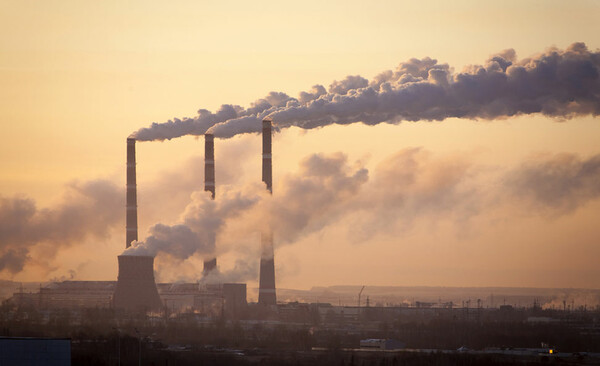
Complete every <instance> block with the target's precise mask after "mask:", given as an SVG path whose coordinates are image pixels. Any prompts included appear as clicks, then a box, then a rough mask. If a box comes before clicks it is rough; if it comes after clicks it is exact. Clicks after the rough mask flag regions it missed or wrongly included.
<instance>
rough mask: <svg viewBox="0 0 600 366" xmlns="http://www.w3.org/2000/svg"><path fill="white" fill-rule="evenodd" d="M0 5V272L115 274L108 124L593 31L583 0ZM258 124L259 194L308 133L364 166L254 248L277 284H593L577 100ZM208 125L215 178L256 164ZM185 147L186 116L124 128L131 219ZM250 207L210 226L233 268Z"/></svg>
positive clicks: (597, 33)
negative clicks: (162, 133) (570, 110)
mask: <svg viewBox="0 0 600 366" xmlns="http://www.w3.org/2000/svg"><path fill="white" fill-rule="evenodd" d="M0 9H1V11H0V101H1V104H0V121H1V122H0V136H2V138H3V141H2V144H0V159H1V166H2V169H1V170H0V197H1V198H2V200H3V201H2V207H3V209H4V212H3V213H2V215H4V216H2V217H0V219H2V220H3V221H4V222H5V224H4V225H3V226H0V228H2V230H4V231H5V232H4V233H0V256H1V257H2V259H0V268H3V270H2V271H0V278H2V279H14V280H32V281H36V280H43V279H50V278H61V277H62V278H69V277H70V276H74V278H76V279H103V280H108V279H114V278H116V271H117V261H116V258H115V257H116V255H118V254H120V253H121V251H122V250H123V249H124V232H125V230H124V227H125V221H124V211H125V208H124V206H125V196H124V186H125V139H126V137H127V136H128V135H129V134H131V133H132V132H133V131H135V130H137V129H139V128H141V127H146V126H148V125H149V124H150V123H151V122H165V121H167V120H168V119H171V118H174V117H177V118H182V117H194V116H195V115H196V114H197V113H196V111H197V110H198V109H200V108H204V109H208V110H211V111H214V110H216V109H217V108H218V107H219V106H220V105H221V104H224V103H231V104H238V105H241V106H243V107H249V106H250V105H251V103H253V102H254V101H255V100H257V99H259V98H262V97H264V96H266V95H267V94H268V93H269V92H270V91H280V92H285V93H287V94H288V95H290V96H293V97H297V96H298V94H299V93H300V92H301V91H307V90H310V89H311V87H312V86H313V85H315V84H321V85H324V86H325V87H326V88H327V87H328V86H329V85H330V84H331V83H332V82H333V81H334V80H342V79H344V78H345V77H346V76H347V75H361V76H362V77H365V78H367V79H372V78H373V77H374V76H376V75H377V74H379V73H380V72H382V71H384V70H390V69H392V70H393V69H394V68H395V67H396V66H397V65H398V64H399V63H401V62H406V61H408V60H409V59H410V58H413V57H414V58H419V59H421V58H424V57H431V58H434V59H437V60H438V62H439V63H447V64H448V65H449V66H450V67H451V68H452V69H453V70H454V71H455V72H460V71H461V70H463V69H464V68H465V67H467V66H468V65H472V64H479V65H480V64H484V63H485V62H486V60H488V58H489V56H490V55H492V54H497V53H499V52H501V51H503V50H505V49H509V48H512V49H514V50H515V51H516V55H517V58H518V59H522V58H525V57H531V56H534V55H536V54H539V53H541V52H544V51H545V50H546V49H547V48H548V47H551V46H555V47H557V48H559V49H565V48H567V47H568V46H569V45H570V44H572V43H574V42H584V43H585V44H586V45H587V47H588V49H589V50H590V51H594V52H596V51H597V50H598V48H600V22H598V17H599V16H600V3H599V2H597V1H549V0H546V1H541V0H540V1H504V2H502V3H493V2H477V1H453V2H447V1H425V2H407V1H378V2H376V3H374V4H371V3H368V2H365V1H348V0H346V1H327V2H323V1H303V2H294V3H287V2H282V1H255V2H235V1H200V2H199V1H176V2H166V1H165V2H158V1H152V2H149V1H103V2H97V1H96V2H92V1H80V0H78V1H66V0H65V1H50V0H49V1H26V0H18V1H7V0H0ZM273 144H274V146H273V164H274V168H273V170H274V181H275V184H274V186H275V188H274V199H277V195H278V194H280V197H287V196H285V194H290V195H291V196H290V197H292V198H293V197H294V196H293V194H294V191H293V190H292V188H289V187H290V186H288V185H286V184H292V183H293V182H296V181H297V180H298V179H301V177H302V175H303V174H305V173H306V169H309V168H310V167H314V166H315V165H314V164H317V163H318V162H317V163H315V161H314V159H313V160H310V158H309V156H310V155H311V154H320V155H318V157H319V159H321V160H322V161H321V160H319V161H320V162H321V163H323V164H333V165H334V166H335V167H337V168H336V169H338V168H339V169H338V170H337V171H336V173H335V174H338V175H340V176H339V177H341V178H344V179H350V180H351V179H355V178H356V177H355V176H354V175H353V174H355V173H356V172H358V171H360V170H361V169H364V170H366V171H368V179H367V180H366V181H362V180H361V181H357V182H356V187H354V186H352V187H351V188H349V189H348V191H344V192H347V193H348V196H343V195H342V196H340V197H339V200H337V199H336V200H334V202H332V203H331V204H330V206H327V207H326V208H323V209H322V211H321V212H319V214H320V215H321V217H314V218H313V217H310V218H308V219H307V222H308V223H309V224H308V225H307V226H306V227H303V229H302V230H300V231H299V232H297V233H296V232H295V234H294V235H293V240H289V242H286V243H285V244H281V245H280V246H279V247H277V248H276V271H277V283H278V286H279V287H296V288H307V287H310V286H312V285H333V284H367V285H432V286H434V285H445V286H446V285H447V286H540V287H594V288H599V287H600V269H599V268H598V265H597V263H598V261H597V258H599V257H600V228H599V227H598V225H597V218H598V217H600V200H599V197H600V189H599V188H598V187H600V181H599V177H600V173H599V171H598V166H599V164H600V163H599V162H598V159H599V158H598V154H600V147H599V146H600V124H599V123H598V118H594V117H592V116H584V117H577V118H573V119H570V120H557V119H552V118H548V117H544V116H541V115H528V116H520V117H515V118H505V119H502V120H494V121H489V120H477V121H475V120H470V119H456V118H450V119H446V120H444V121H442V122H404V123H401V124H399V125H378V126H371V127H369V126H365V125H362V124H361V125H358V124H355V125H351V126H345V127H344V126H328V127H325V128H322V129H317V130H309V131H303V130H299V129H296V128H291V129H287V130H283V131H282V132H281V133H278V134H276V135H275V136H274V139H273ZM215 145H216V169H217V172H216V179H217V200H218V199H219V195H220V194H223V193H224V192H236V191H237V190H244V189H245V188H244V187H247V185H248V184H251V183H252V182H257V181H260V137H259V136H257V135H244V136H237V137H235V138H232V139H229V140H217V141H216V144H215ZM203 151H204V144H203V139H195V138H193V137H182V138H178V139H173V140H170V141H166V142H141V143H138V144H137V158H138V187H139V195H138V197H139V198H138V206H139V222H140V239H143V238H145V237H146V234H147V232H148V230H149V228H150V227H152V226H153V225H155V224H157V223H159V222H160V223H165V224H175V223H177V222H179V221H181V220H182V219H183V218H184V217H185V215H186V213H187V214H189V211H190V207H188V209H187V210H186V206H188V204H189V203H190V202H192V206H193V202H195V201H194V199H197V197H196V198H194V199H192V198H190V197H191V194H192V192H193V191H195V190H202V188H203V165H202V164H203V160H202V154H203ZM340 153H342V154H340ZM332 174H333V173H332ZM335 174H334V176H330V175H326V176H323V177H317V178H315V181H311V182H312V183H314V184H315V185H316V186H319V184H325V185H327V184H329V182H330V179H337V178H336V177H338V176H335ZM339 177H338V178H339ZM344 182H346V180H344ZM278 184H279V185H278ZM226 185H227V186H226ZM288 188H289V189H288ZM115 194H116V197H122V202H121V201H119V200H115V199H114V197H115ZM232 194H233V193H232ZM121 195H122V196H121ZM99 197H100V198H99ZM336 197H337V196H336ZM34 204H35V207H34V206H33V205H34ZM275 204H277V202H275ZM311 204H314V205H318V204H322V202H321V201H319V202H314V203H311V201H307V202H306V205H307V206H308V208H310V205H311ZM7 213H8V214H7ZM6 215H9V216H6ZM248 215H251V214H250V213H249V214H248ZM87 218H89V220H92V221H93V222H88V221H86V220H87ZM251 221H252V219H251V218H248V217H238V218H236V220H234V221H232V222H231V223H230V225H229V226H228V234H227V235H229V238H231V239H230V240H228V239H225V238H223V239H222V240H223V244H222V247H223V249H222V251H223V253H220V254H219V265H220V266H221V267H222V269H223V271H227V269H230V268H232V267H234V266H235V265H236V261H237V266H238V269H240V268H242V269H245V270H246V271H247V272H248V273H253V271H255V266H256V265H257V263H258V260H259V258H258V254H257V253H258V246H259V241H258V237H255V238H253V237H252V235H249V234H248V232H247V231H246V232H244V233H245V236H244V235H242V234H240V232H237V233H236V232H235V230H247V228H245V227H244V225H242V222H251ZM11 225H12V226H11ZM75 225H77V226H78V227H79V229H74V228H73V226H75ZM282 225H284V226H285V222H283V223H282ZM223 235H225V234H223ZM236 235H241V236H242V237H244V240H242V239H240V241H239V242H237V243H236V242H235V239H234V238H238V237H237V236H236ZM282 235H283V234H282ZM253 239H255V240H254V241H252V240H253ZM276 240H277V238H276ZM15 243H17V244H19V245H16V244H15ZM21 244H22V245H21ZM217 247H219V243H217ZM23 250H27V253H24V252H23ZM217 250H219V249H217ZM18 258H25V259H24V260H23V261H22V263H20V264H19V263H16V262H19V260H18ZM172 261H173V259H172V258H166V257H165V258H162V259H161V258H159V259H158V260H157V265H158V267H159V268H158V275H159V278H160V279H161V280H178V279H181V280H186V281H190V280H195V279H197V276H198V275H199V274H200V273H201V270H202V268H201V262H202V258H201V257H200V256H196V257H193V258H190V259H187V260H186V261H184V262H183V263H181V262H176V263H173V262H172ZM253 261H255V262H256V263H253ZM174 269H177V270H178V271H179V272H178V273H175V271H174ZM240 271H241V270H240ZM241 272H243V271H241ZM255 281H256V278H250V279H249V280H248V282H249V285H250V286H254V285H255Z"/></svg>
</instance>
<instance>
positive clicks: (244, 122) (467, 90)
mask: <svg viewBox="0 0 600 366" xmlns="http://www.w3.org/2000/svg"><path fill="white" fill-rule="evenodd" d="M532 113H541V114H543V115H546V116H550V117H558V118H561V119H565V118H566V119H569V118H572V117H574V116H579V115H593V116H597V115H598V114H600V53H599V52H591V51H589V50H588V49H587V47H586V45H585V44H584V43H574V44H572V45H571V46H569V47H568V48H567V49H566V50H559V49H556V48H551V49H549V50H547V51H546V52H544V53H542V54H539V55H537V56H534V57H531V58H525V59H522V60H517V58H516V54H515V51H514V50H512V49H510V50H505V51H503V52H501V53H499V54H497V55H493V56H491V57H490V58H489V60H487V62H486V63H485V65H473V66H469V67H467V68H466V69H465V70H463V71H462V72H459V73H455V72H453V70H452V69H451V68H450V66H449V65H448V64H440V63H438V62H437V60H435V59H431V58H429V57H426V58H423V59H420V60H419V59H411V60H409V61H408V62H405V63H401V64H400V65H398V67H397V68H396V70H386V71H384V72H382V73H380V74H379V75H377V76H375V77H374V78H373V79H372V80H371V81H368V80H367V79H365V78H363V77H361V76H358V75H356V76H348V77H346V78H345V79H344V80H341V81H334V82H333V83H332V84H331V85H330V86H329V89H328V92H325V87H323V86H322V85H315V86H313V87H312V89H311V90H310V91H308V92H302V93H300V96H299V98H297V99H296V98H292V97H289V96H288V95H286V94H285V93H280V92H271V93H270V94H269V95H268V96H266V97H265V98H263V99H259V100H257V101H256V102H254V103H253V104H252V106H251V107H250V108H247V109H245V108H243V107H240V106H234V105H228V104H225V105H223V106H221V108H220V109H219V110H218V111H217V112H215V113H212V112H210V111H208V110H205V109H201V110H199V111H198V116H197V117H195V118H184V119H174V120H173V121H168V122H166V123H153V124H152V125H151V126H150V127H147V128H142V129H140V130H138V131H137V132H135V133H134V134H133V137H135V138H136V139H138V140H140V141H151V140H164V139H172V138H176V137H180V136H184V135H202V134H204V133H206V132H211V133H213V134H215V136H217V137H220V138H229V137H232V136H235V135H237V134H241V133H253V132H260V128H261V124H260V122H261V121H262V119H264V118H266V117H270V118H271V119H272V120H273V123H274V124H275V126H277V127H279V128H286V127H290V126H297V127H300V128H305V129H311V128H318V127H323V126H327V125H330V124H334V123H336V124H350V123H356V122H363V123H365V124H368V125H375V124H378V123H382V122H386V123H399V122H401V121H420V120H427V121H434V120H435V121H441V120H444V119H446V118H450V117H459V118H483V119H497V118H506V117H510V116H516V115H520V114H532Z"/></svg>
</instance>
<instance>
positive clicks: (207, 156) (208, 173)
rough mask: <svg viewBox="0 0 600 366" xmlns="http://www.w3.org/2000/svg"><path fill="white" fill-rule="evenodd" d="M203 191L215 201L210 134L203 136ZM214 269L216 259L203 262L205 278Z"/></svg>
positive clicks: (213, 164) (213, 138) (213, 163)
mask: <svg viewBox="0 0 600 366" xmlns="http://www.w3.org/2000/svg"><path fill="white" fill-rule="evenodd" d="M204 190H205V191H207V192H210V193H211V197H212V199H213V200H214V199H215V136H214V135H213V134H210V133H207V134H205V135H204ZM213 240H215V238H213ZM215 268H217V258H216V257H213V258H211V259H206V260H204V270H203V274H204V275H205V276H206V275H207V274H208V273H209V272H210V271H212V270H214V269H215Z"/></svg>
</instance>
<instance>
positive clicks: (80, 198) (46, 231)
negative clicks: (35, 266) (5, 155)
mask: <svg viewBox="0 0 600 366" xmlns="http://www.w3.org/2000/svg"><path fill="white" fill-rule="evenodd" d="M122 201H123V191H122V190H121V189H119V188H117V187H116V186H115V185H114V184H113V183H111V182H108V181H103V180H97V181H91V182H86V183H74V184H71V185H70V186H69V191H68V193H67V195H66V196H65V197H64V202H62V203H61V204H59V205H57V206H55V207H52V208H45V209H38V208H37V207H36V204H35V201H33V200H31V199H27V198H18V197H15V198H1V197H0V271H7V272H9V273H12V274H16V273H18V272H20V271H21V270H23V267H24V266H25V264H26V263H27V261H28V260H29V259H30V258H29V250H30V249H31V248H32V247H33V246H35V245H37V244H38V243H50V244H53V245H55V246H56V248H57V249H58V248H59V247H62V246H68V245H71V244H74V243H76V242H79V241H81V240H83V239H85V238H87V237H106V236H107V235H108V234H109V229H110V228H112V227H113V226H114V225H115V224H116V223H117V222H121V221H122V216H121V212H122V211H123V210H122V206H123V202H122Z"/></svg>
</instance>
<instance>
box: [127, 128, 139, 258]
mask: <svg viewBox="0 0 600 366" xmlns="http://www.w3.org/2000/svg"><path fill="white" fill-rule="evenodd" d="M126 220H127V221H126V229H125V230H126V234H125V248H129V247H130V246H131V242H132V241H134V240H136V241H137V240H138V223H137V186H136V179H135V139H133V138H128V139H127V219H126Z"/></svg>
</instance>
